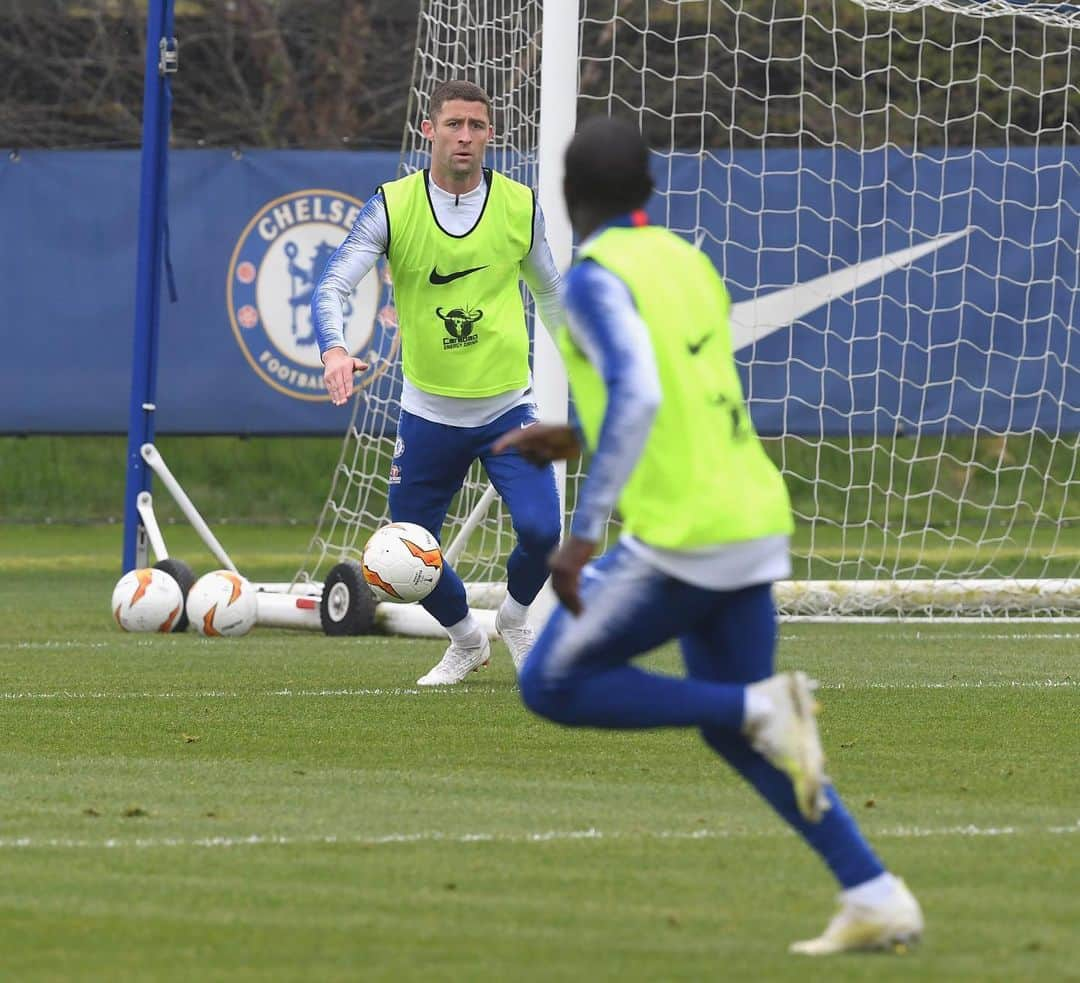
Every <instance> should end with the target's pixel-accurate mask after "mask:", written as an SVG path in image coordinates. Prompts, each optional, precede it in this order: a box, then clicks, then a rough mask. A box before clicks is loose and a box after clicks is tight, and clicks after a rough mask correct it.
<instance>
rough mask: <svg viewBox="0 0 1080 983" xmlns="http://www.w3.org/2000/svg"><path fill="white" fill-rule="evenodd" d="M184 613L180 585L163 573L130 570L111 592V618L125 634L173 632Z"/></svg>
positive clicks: (152, 570) (150, 568)
mask: <svg viewBox="0 0 1080 983" xmlns="http://www.w3.org/2000/svg"><path fill="white" fill-rule="evenodd" d="M183 610H184V597H183V594H182V593H181V591H180V585H179V584H178V583H177V582H176V581H175V580H174V579H173V578H172V577H171V576H170V575H169V574H167V573H166V572H165V571H164V570H155V569H154V568H152V567H142V568H140V569H138V570H129V571H128V572H127V573H125V574H124V576H122V577H121V578H120V579H119V580H118V581H117V582H116V586H115V587H114V588H113V593H112V613H113V618H114V619H115V620H116V623H117V624H118V625H119V626H120V627H121V628H123V629H124V631H161V632H169V631H172V630H173V628H174V626H175V625H176V621H177V619H178V618H179V617H180V615H181V613H182V612H183Z"/></svg>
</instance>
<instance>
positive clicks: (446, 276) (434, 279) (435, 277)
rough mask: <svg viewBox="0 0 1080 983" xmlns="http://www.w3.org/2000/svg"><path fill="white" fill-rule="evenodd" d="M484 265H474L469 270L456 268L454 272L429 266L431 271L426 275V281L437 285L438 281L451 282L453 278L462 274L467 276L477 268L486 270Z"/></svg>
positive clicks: (458, 278)
mask: <svg viewBox="0 0 1080 983" xmlns="http://www.w3.org/2000/svg"><path fill="white" fill-rule="evenodd" d="M486 269H487V267H486V266H474V267H473V268H472V269H471V270H458V271H457V272H456V273H440V272H439V268H438V267H437V266H433V267H432V268H431V273H430V274H429V275H428V283H434V284H435V285H436V286H438V285H439V284H440V283H453V282H454V281H455V280H460V279H461V278H462V277H463V276H468V275H469V274H470V273H476V272H478V271H479V270H486Z"/></svg>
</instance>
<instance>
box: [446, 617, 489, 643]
mask: <svg viewBox="0 0 1080 983" xmlns="http://www.w3.org/2000/svg"><path fill="white" fill-rule="evenodd" d="M446 633H447V634H448V635H449V636H450V641H452V642H453V643H454V644H455V645H457V646H459V647H460V648H465V649H474V648H479V647H480V646H481V645H483V643H484V632H483V630H482V629H481V628H480V622H478V621H477V620H476V619H475V618H474V617H473V616H472V612H471V611H470V612H469V613H468V614H467V615H465V617H464V618H462V619H461V620H460V621H459V622H457V623H456V624H453V625H450V626H449V627H448V628H447V629H446Z"/></svg>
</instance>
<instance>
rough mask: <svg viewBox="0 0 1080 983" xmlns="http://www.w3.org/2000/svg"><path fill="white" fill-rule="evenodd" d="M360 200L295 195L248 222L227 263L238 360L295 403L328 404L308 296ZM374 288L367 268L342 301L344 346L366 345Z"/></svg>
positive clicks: (375, 280)
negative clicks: (245, 363)
mask: <svg viewBox="0 0 1080 983" xmlns="http://www.w3.org/2000/svg"><path fill="white" fill-rule="evenodd" d="M363 204H364V203H363V202H362V201H359V200H358V199H356V198H353V197H351V196H350V195H346V194H341V193H340V192H336V191H325V190H306V191H296V192H293V193H292V194H289V195H285V196H284V197H281V198H276V199H275V200H273V201H271V202H268V203H267V204H265V205H263V207H262V208H261V209H260V210H259V211H258V212H257V213H256V214H255V216H254V217H253V218H252V219H251V221H250V222H248V224H247V227H246V228H245V229H244V231H243V233H242V234H241V236H240V239H239V241H238V242H237V244H236V248H235V249H234V250H233V255H232V259H231V261H230V262H229V273H228V276H229V280H228V289H227V291H226V293H227V298H228V299H227V303H228V307H229V320H230V322H231V323H232V328H233V333H234V334H235V335H236V340H237V342H238V343H239V345H240V348H241V350H242V351H243V353H244V357H245V358H246V359H247V361H248V363H249V364H250V365H251V367H252V368H253V369H254V370H255V372H256V373H257V374H258V375H259V376H260V378H262V380H263V381H264V382H266V383H267V384H268V385H270V386H273V388H274V389H277V390H278V391H279V392H283V393H285V394H287V395H289V396H292V397H294V398H296V399H306V400H320V401H325V400H327V399H329V395H328V394H327V392H326V389H325V387H324V386H323V379H322V359H321V357H320V353H319V344H318V339H317V338H316V336H315V325H314V323H313V321H312V317H311V298H312V295H313V294H314V292H315V286H316V284H317V283H318V282H319V278H320V277H321V276H322V273H323V270H324V269H325V268H326V264H327V262H328V261H329V259H330V257H331V256H332V255H333V253H334V251H335V250H336V249H337V247H338V246H339V245H340V244H341V241H342V240H343V239H344V238H345V236H346V235H347V234H348V232H349V229H351V228H352V225H353V223H354V222H355V221H356V216H357V215H358V214H359V213H360V209H361V208H362V207H363ZM380 292H381V287H380V283H379V277H378V271H377V270H372V271H371V272H370V273H369V274H368V275H367V276H366V277H364V279H363V280H361V281H360V283H359V284H358V285H357V287H356V289H355V290H353V292H352V295H351V296H350V297H349V298H348V299H347V301H346V302H345V306H344V310H343V315H344V329H345V345H346V347H347V348H348V349H349V351H350V352H351V353H352V354H354V355H359V354H361V353H362V352H364V351H366V350H367V349H368V348H369V347H370V344H369V343H370V342H371V341H372V334H373V332H374V331H375V330H376V321H375V313H376V309H377V307H378V304H379V296H380Z"/></svg>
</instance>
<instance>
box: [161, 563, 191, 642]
mask: <svg viewBox="0 0 1080 983" xmlns="http://www.w3.org/2000/svg"><path fill="white" fill-rule="evenodd" d="M154 569H155V570H164V571H165V573H167V574H168V575H169V576H170V577H172V579H173V580H175V581H176V582H177V583H178V584H179V585H180V595H181V597H183V599H184V605H183V607H182V608H181V609H180V617H179V618H177V619H176V624H174V625H173V626H172V630H173V631H174V632H177V631H187V627H188V616H187V596H188V591H190V590H191V588H192V586H193V585H194V583H195V573H194V572H193V571H192V569H191V567H189V566H188V565H187V564H186V563H185V562H184V561H183V560H178V559H177V558H176V557H175V556H168V557H166V558H165V559H164V560H158V561H157V563H155V564H154Z"/></svg>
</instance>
